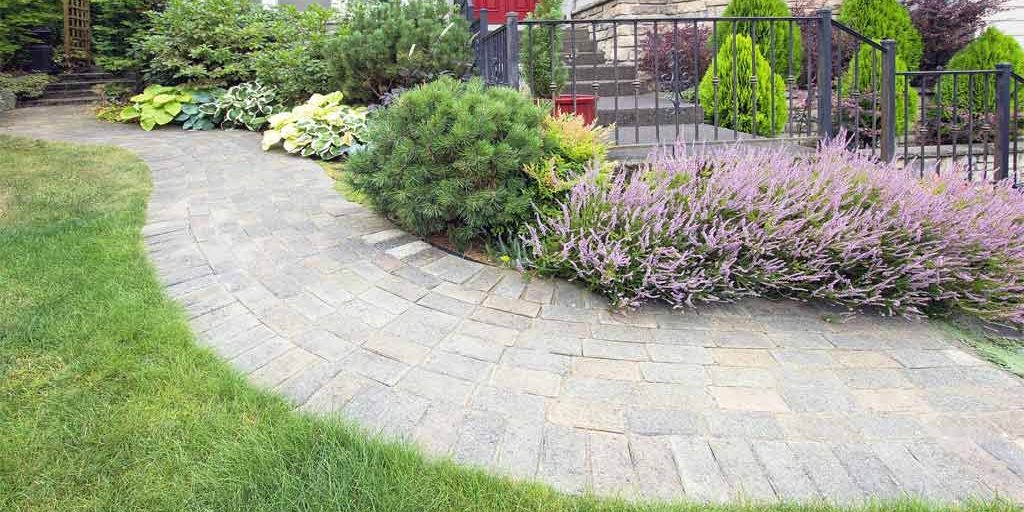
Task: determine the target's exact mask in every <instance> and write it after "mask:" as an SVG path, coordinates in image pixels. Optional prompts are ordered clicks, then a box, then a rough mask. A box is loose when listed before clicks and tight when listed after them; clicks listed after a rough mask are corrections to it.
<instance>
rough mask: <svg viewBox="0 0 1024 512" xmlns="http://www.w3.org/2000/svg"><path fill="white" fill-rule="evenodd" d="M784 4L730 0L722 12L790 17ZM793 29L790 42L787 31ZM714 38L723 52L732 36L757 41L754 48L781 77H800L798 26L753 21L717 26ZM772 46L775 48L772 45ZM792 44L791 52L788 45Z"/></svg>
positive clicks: (776, 0)
mask: <svg viewBox="0 0 1024 512" xmlns="http://www.w3.org/2000/svg"><path fill="white" fill-rule="evenodd" d="M792 15H793V14H792V12H790V10H789V6H788V5H786V1H785V0H731V1H730V2H729V4H728V5H726V6H725V10H724V11H722V16H724V17H744V16H780V17H782V16H792ZM791 28H792V38H791V37H790V36H791V34H790V29H791ZM716 32H717V33H716V34H713V36H715V48H722V47H723V46H724V45H725V44H726V43H727V42H728V40H729V38H731V37H732V35H733V33H736V34H743V35H745V36H748V37H751V38H753V37H755V36H756V38H757V47H758V49H759V50H761V54H762V55H764V56H765V58H766V59H768V62H769V64H771V65H772V69H773V70H774V71H775V72H776V73H778V74H779V75H781V76H787V75H789V73H790V59H792V66H793V67H792V72H793V73H792V74H793V76H794V77H797V76H800V70H801V69H802V66H803V56H804V53H803V46H802V44H801V38H800V26H799V25H798V24H797V23H796V22H793V23H789V22H785V21H774V22H766V21H754V22H738V23H718V24H717V31H716ZM773 43H774V44H773ZM791 44H792V48H790V45H791Z"/></svg>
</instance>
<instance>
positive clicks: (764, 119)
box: [699, 35, 789, 135]
mask: <svg viewBox="0 0 1024 512" xmlns="http://www.w3.org/2000/svg"><path fill="white" fill-rule="evenodd" d="M736 52H738V53H736ZM734 53H735V56H734ZM751 55H753V57H754V58H753V59H751ZM734 60H735V67H734V66H733V61H734ZM755 64H756V71H757V73H756V76H757V89H756V90H754V89H753V88H752V87H751V84H750V77H751V76H753V75H754V70H755ZM716 69H717V72H718V79H719V83H718V87H717V90H716V88H715V86H714V83H713V82H714V78H715V77H714V74H715V71H716ZM773 91H774V96H773V94H772V93H773ZM699 96H700V106H701V108H703V109H704V116H705V118H706V119H707V120H708V121H710V122H715V123H717V124H718V126H721V127H724V128H732V129H734V130H738V131H741V132H749V133H757V134H758V135H775V134H776V133H779V132H781V131H783V130H784V129H785V127H786V122H787V121H788V120H789V106H788V105H787V104H786V82H785V81H784V80H783V79H782V77H781V76H779V75H778V74H777V73H775V72H773V71H772V70H771V68H770V67H769V65H768V60H767V59H765V58H764V55H762V54H761V51H760V50H756V49H755V48H754V43H753V42H752V41H751V39H750V38H749V37H747V36H744V35H737V36H736V37H730V38H729V39H727V40H726V41H725V44H724V45H723V46H722V47H720V48H719V50H718V55H717V56H715V62H714V63H713V64H712V66H711V67H710V68H708V71H707V73H705V74H704V78H702V79H701V81H700V89H699Z"/></svg>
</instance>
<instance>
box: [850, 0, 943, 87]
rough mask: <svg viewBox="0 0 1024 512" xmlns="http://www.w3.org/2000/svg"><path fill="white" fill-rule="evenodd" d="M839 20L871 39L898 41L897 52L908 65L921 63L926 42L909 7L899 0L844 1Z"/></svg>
mask: <svg viewBox="0 0 1024 512" xmlns="http://www.w3.org/2000/svg"><path fill="white" fill-rule="evenodd" d="M839 21H840V22H842V23H845V24H846V25H849V26H850V27H851V28H853V29H854V30H856V31H857V32H860V33H861V34H863V35H865V36H867V37H870V38H872V39H894V40H896V54H897V55H899V56H900V57H902V58H903V61H904V62H906V64H907V68H909V69H911V70H915V71H916V70H917V69H918V68H919V67H920V65H921V55H922V54H923V53H924V44H923V43H922V41H921V34H919V33H918V32H917V29H916V28H914V23H913V22H912V21H911V20H910V13H909V12H907V8H906V7H904V6H903V5H901V4H900V3H899V2H898V1H897V0H843V4H842V5H841V6H840V8H839Z"/></svg>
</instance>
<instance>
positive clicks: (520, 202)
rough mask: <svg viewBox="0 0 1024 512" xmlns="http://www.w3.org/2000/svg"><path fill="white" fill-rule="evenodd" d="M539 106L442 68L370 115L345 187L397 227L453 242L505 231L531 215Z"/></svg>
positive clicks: (512, 92) (538, 144) (539, 153)
mask: <svg viewBox="0 0 1024 512" xmlns="http://www.w3.org/2000/svg"><path fill="white" fill-rule="evenodd" d="M545 115H546V111H545V109H544V108H543V107H541V106H538V105H537V104H535V103H534V102H533V101H532V100H531V99H530V98H528V97H527V96H526V95H523V94H520V93H519V91H515V90H512V89H509V88H507V87H485V86H484V85H483V83H482V82H481V81H480V80H479V79H473V80H471V81H469V82H460V81H458V80H454V79H451V78H447V77H445V78H441V79H440V80H437V81H435V82H431V83H428V84H425V85H422V86H419V87H417V88H415V89H413V90H410V91H408V92H406V93H404V94H402V95H401V96H400V97H399V98H398V100H397V102H396V103H394V104H392V105H391V106H390V107H388V108H387V109H386V110H384V111H383V113H382V114H380V115H379V116H376V117H374V118H373V119H372V120H371V122H370V127H369V133H368V137H367V138H368V144H367V149H366V150H364V151H361V152H358V153H354V154H353V155H352V157H351V159H350V160H349V163H348V165H347V166H346V168H347V170H350V171H351V173H350V180H351V184H352V186H353V188H355V189H356V190H358V191H360V192H362V193H364V194H365V195H366V196H367V197H368V198H369V200H370V202H371V203H372V204H373V206H374V207H375V208H376V209H378V210H379V211H381V212H382V213H384V214H386V215H388V216H389V217H390V218H392V219H393V220H394V221H395V222H396V223H398V224H399V225H400V226H402V227H403V228H405V229H407V230H409V231H412V232H414V233H416V234H419V235H430V234H434V233H442V232H446V231H447V233H448V236H449V238H450V239H451V240H452V241H453V242H454V243H456V244H457V245H465V244H466V243H467V242H469V241H470V240H472V239H474V238H476V237H480V236H488V235H504V236H507V235H510V234H512V233H514V232H515V231H516V230H517V229H518V227H519V226H520V225H521V224H522V223H523V222H525V221H527V220H529V218H530V215H531V212H532V211H533V208H532V206H531V203H532V201H533V198H534V196H535V195H536V185H535V183H534V182H533V181H532V180H531V179H530V177H529V176H527V175H526V173H525V172H524V171H523V167H524V166H525V165H526V164H532V163H535V162H538V161H539V160H540V158H541V157H542V156H543V138H542V131H541V127H542V121H543V119H544V116H545Z"/></svg>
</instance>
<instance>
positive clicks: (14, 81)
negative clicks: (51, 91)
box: [0, 73, 57, 98]
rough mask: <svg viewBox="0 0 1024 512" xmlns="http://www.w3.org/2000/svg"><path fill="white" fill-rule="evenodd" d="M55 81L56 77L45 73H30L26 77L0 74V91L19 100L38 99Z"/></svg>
mask: <svg viewBox="0 0 1024 512" xmlns="http://www.w3.org/2000/svg"><path fill="white" fill-rule="evenodd" d="M56 81H57V78H56V77H53V76H50V75H47V74H46V73H30V74H27V75H7V74H3V73H0V89H3V90H5V91H9V92H11V93H12V94H14V95H15V96H17V97H19V98H38V97H40V96H42V95H43V93H44V92H46V87H47V86H49V85H50V84H52V83H54V82H56Z"/></svg>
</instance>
